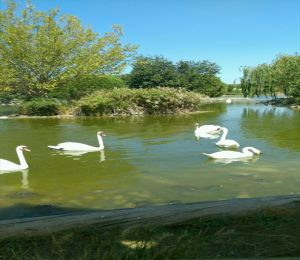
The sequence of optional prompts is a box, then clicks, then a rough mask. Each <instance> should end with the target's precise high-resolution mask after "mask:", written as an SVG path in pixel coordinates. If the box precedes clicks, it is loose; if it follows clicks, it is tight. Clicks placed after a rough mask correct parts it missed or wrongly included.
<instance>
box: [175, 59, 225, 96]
mask: <svg viewBox="0 0 300 260" xmlns="http://www.w3.org/2000/svg"><path fill="white" fill-rule="evenodd" d="M176 70H177V73H178V75H179V79H180V86H181V87H182V88H185V89H188V90H192V91H196V92H200V93H203V94H205V95H208V96H211V97H213V96H220V95H222V94H223V92H224V90H225V85H224V84H223V83H222V81H221V80H220V79H219V78H218V77H217V76H216V75H217V74H218V73H220V67H219V66H218V65H217V64H216V63H213V62H210V61H207V60H205V61H198V62H195V61H179V62H178V63H177V64H176Z"/></svg>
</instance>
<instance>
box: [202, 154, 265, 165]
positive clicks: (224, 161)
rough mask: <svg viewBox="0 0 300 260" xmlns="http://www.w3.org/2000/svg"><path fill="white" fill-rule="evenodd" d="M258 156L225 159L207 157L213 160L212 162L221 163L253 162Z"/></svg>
mask: <svg viewBox="0 0 300 260" xmlns="http://www.w3.org/2000/svg"><path fill="white" fill-rule="evenodd" d="M259 158H260V157H259V156H254V157H251V158H226V159H212V158H210V159H208V160H213V162H214V163H221V164H230V163H233V162H243V163H254V162H256V161H257V160H258V159H259Z"/></svg>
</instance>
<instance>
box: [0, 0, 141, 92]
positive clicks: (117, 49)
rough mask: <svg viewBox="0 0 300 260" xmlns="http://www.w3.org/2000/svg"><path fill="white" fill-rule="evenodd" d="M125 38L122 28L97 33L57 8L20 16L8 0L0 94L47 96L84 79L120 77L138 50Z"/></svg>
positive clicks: (1, 28)
mask: <svg viewBox="0 0 300 260" xmlns="http://www.w3.org/2000/svg"><path fill="white" fill-rule="evenodd" d="M122 35H123V32H122V28H121V27H119V26H113V30H112V32H109V33H105V34H103V35H99V34H97V33H95V32H93V31H92V30H91V29H90V28H84V27H83V26H82V25H81V22H80V20H79V19H78V18H76V17H74V16H70V15H60V13H59V10H58V9H52V10H49V11H47V12H40V11H36V10H35V8H34V7H33V6H32V5H31V4H27V6H26V7H25V8H24V9H23V10H21V12H19V10H18V7H17V5H16V4H15V2H13V1H10V2H9V3H8V4H7V7H6V9H5V10H2V11H0V91H1V90H2V91H12V92H14V93H19V94H22V95H26V96H43V95H46V94H47V93H48V92H49V91H51V90H52V89H53V88H55V87H56V86H57V85H58V83H62V82H64V81H67V80H69V79H70V78H73V79H74V78H76V77H77V76H80V75H97V74H119V73H121V72H122V71H123V70H124V68H125V67H126V65H127V64H128V62H129V61H130V59H131V58H132V57H133V55H134V53H135V49H136V47H135V46H132V45H123V44H121V41H120V39H121V37H122Z"/></svg>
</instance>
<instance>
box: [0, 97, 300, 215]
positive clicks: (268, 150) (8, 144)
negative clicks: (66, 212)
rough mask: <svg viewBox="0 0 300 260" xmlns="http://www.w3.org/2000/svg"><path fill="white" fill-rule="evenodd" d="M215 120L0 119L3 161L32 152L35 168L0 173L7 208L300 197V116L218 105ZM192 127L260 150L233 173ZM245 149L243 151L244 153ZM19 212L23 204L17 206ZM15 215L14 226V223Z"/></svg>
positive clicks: (0, 203) (1, 204) (1, 205)
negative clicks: (219, 131)
mask: <svg viewBox="0 0 300 260" xmlns="http://www.w3.org/2000/svg"><path fill="white" fill-rule="evenodd" d="M207 110H209V111H210V112H208V113H201V114H193V115H179V116H137V117H115V118H77V119H57V118H47V119H41V118H39V119H37V118H35V119H25V118H23V119H21V118H20V119H0V158H3V159H7V160H10V161H13V162H18V159H17V155H16V152H15V147H16V146H17V145H20V144H24V145H27V146H28V147H29V148H30V149H31V152H30V153H26V154H25V157H26V159H27V162H28V164H29V166H30V167H29V169H28V170H27V171H24V172H14V173H5V174H0V212H1V209H2V210H3V209H13V208H14V207H15V208H17V209H18V210H17V211H15V212H14V213H11V214H16V215H13V216H22V210H24V211H25V209H26V207H28V206H34V207H36V208H39V207H40V208H43V207H47V206H49V205H50V206H54V207H58V208H64V209H79V210H81V209H112V208H124V207H140V206H145V205H161V204H168V203H177V202H196V201H209V200H222V199H231V198H248V197H261V196H270V195H287V194H300V171H299V168H300V160H299V157H300V138H299V137H300V112H299V111H298V112H297V111H292V110H290V109H287V108H282V107H272V106H265V105H259V104H251V103H249V104H235V103H233V104H228V105H225V104H215V105H210V106H208V107H207ZM195 122H198V123H200V125H203V124H219V125H222V126H225V127H227V128H228V129H229V133H228V136H227V137H228V138H230V139H234V140H236V141H238V142H239V143H240V145H241V147H240V148H242V147H245V146H254V147H256V148H258V149H260V150H261V151H262V154H261V155H260V156H256V157H255V158H254V159H253V160H250V161H248V162H232V163H228V164H224V163H220V162H215V161H214V160H211V159H208V158H207V157H205V156H204V155H202V152H205V153H212V152H216V151H219V150H220V149H219V148H218V147H217V146H216V145H215V144H214V142H215V141H216V140H207V139H200V140H196V138H195V136H194V124H195ZM98 130H103V131H104V132H105V133H106V137H104V144H105V151H103V152H102V153H100V152H91V153H86V154H83V155H68V154H62V152H58V151H52V150H48V148H47V145H56V144H57V143H60V142H65V141H75V142H82V143H86V144H90V145H95V146H96V145H97V144H98V143H97V138H96V132H97V131H98ZM239 150H241V149H239ZM20 205H22V206H21V207H20ZM13 216H12V215H10V217H13Z"/></svg>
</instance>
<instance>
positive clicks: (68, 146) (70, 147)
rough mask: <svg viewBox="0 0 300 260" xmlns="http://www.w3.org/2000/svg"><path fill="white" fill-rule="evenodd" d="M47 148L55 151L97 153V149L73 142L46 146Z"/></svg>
mask: <svg viewBox="0 0 300 260" xmlns="http://www.w3.org/2000/svg"><path fill="white" fill-rule="evenodd" d="M48 147H49V148H52V149H56V150H63V151H97V150H99V148H98V147H95V146H91V145H87V144H82V143H75V142H65V143H60V144H58V145H57V146H48Z"/></svg>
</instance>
